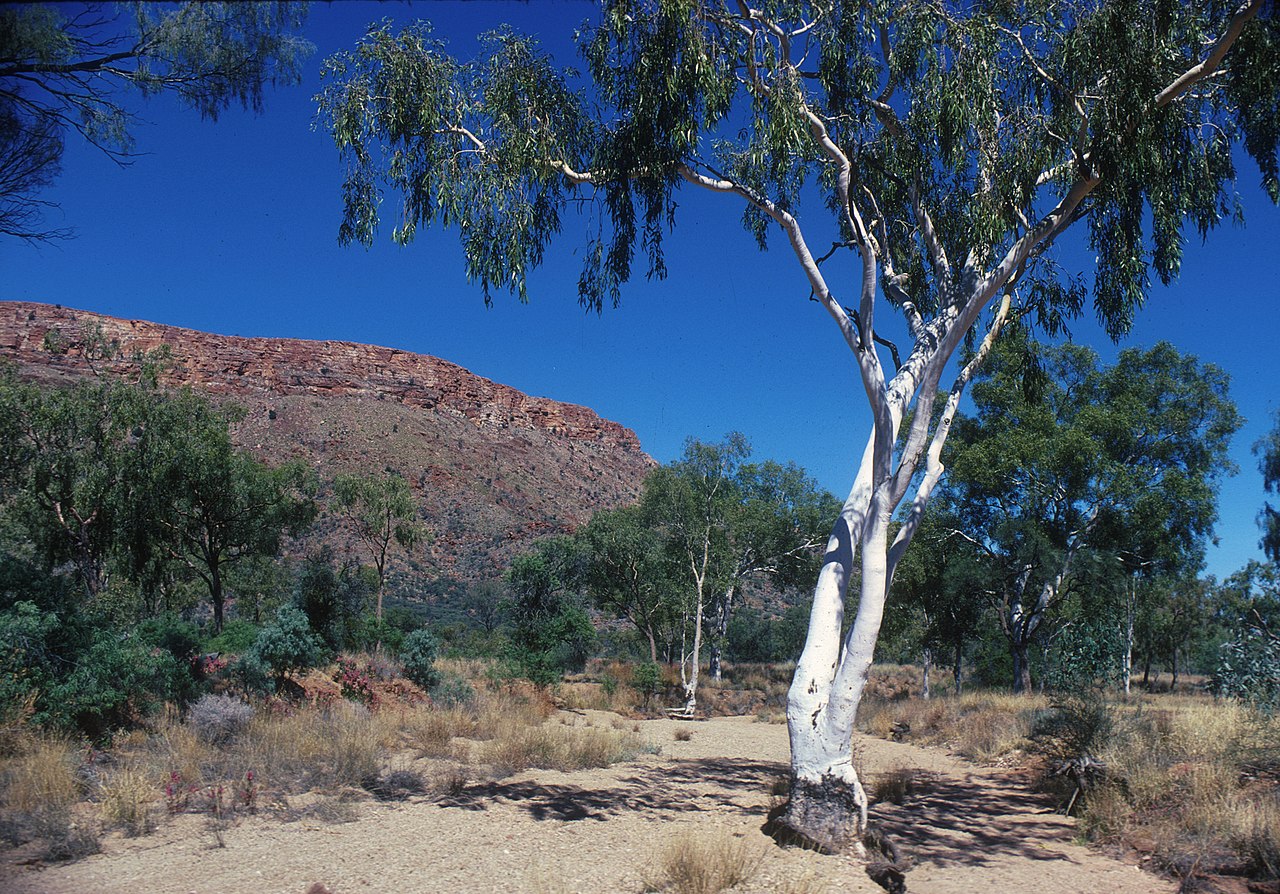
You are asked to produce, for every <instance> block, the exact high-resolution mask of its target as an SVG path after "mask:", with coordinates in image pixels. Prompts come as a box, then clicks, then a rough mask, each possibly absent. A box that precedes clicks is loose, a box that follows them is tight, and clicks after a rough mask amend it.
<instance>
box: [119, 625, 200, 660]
mask: <svg viewBox="0 0 1280 894" xmlns="http://www.w3.org/2000/svg"><path fill="white" fill-rule="evenodd" d="M135 633H136V635H137V637H138V639H139V640H141V641H142V642H144V643H146V644H147V645H149V646H155V647H156V648H160V649H164V650H165V651H166V652H168V653H169V654H170V655H172V656H173V657H174V658H176V659H177V660H178V661H189V660H190V659H191V658H192V657H193V656H194V655H195V654H196V652H197V651H199V649H200V636H199V634H198V633H197V632H196V626H195V625H194V624H192V623H190V622H189V621H183V620H181V619H179V618H175V617H174V616H173V615H162V616H160V617H158V618H148V619H147V620H145V621H143V622H142V623H141V624H139V625H138V626H137V628H136V629H135Z"/></svg>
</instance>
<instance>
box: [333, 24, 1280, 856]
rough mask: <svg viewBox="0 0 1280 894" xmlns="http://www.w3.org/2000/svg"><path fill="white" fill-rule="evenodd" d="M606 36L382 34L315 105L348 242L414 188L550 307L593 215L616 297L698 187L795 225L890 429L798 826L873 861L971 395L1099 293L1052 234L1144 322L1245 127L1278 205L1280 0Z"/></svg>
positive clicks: (746, 218)
mask: <svg viewBox="0 0 1280 894" xmlns="http://www.w3.org/2000/svg"><path fill="white" fill-rule="evenodd" d="M580 45H581V51H582V54H583V57H584V59H585V61H586V69H587V75H586V77H584V78H582V79H581V80H578V79H576V78H575V77H574V76H573V75H571V74H569V73H565V72H562V71H561V70H560V69H558V68H557V66H556V63H555V62H554V61H553V60H552V59H551V58H549V57H548V56H547V55H546V54H545V53H544V52H542V51H541V50H540V49H539V48H538V46H537V44H536V43H535V42H534V41H533V40H532V39H530V38H527V37H522V36H519V35H516V34H513V33H511V32H509V31H502V32H499V33H496V34H493V35H490V36H488V37H487V38H486V40H485V41H484V44H483V49H482V51H481V53H480V54H479V55H478V56H477V57H476V58H474V59H471V60H469V61H460V60H457V59H454V58H452V57H450V56H449V55H448V54H447V52H446V50H445V46H444V44H443V42H441V41H439V40H436V39H435V38H433V37H432V35H431V32H430V29H429V26H425V25H421V24H420V25H417V26H412V27H408V28H405V29H404V30H402V31H399V32H398V33H397V32H394V31H393V29H392V28H391V26H389V25H383V26H380V27H376V28H374V29H373V30H371V31H370V32H369V34H368V35H367V36H366V37H365V38H364V39H363V40H362V41H361V42H360V44H359V45H358V47H357V48H356V49H355V50H354V51H351V52H344V53H340V54H337V55H335V56H333V57H331V58H330V59H329V60H328V61H327V63H326V65H325V69H324V71H325V76H326V79H327V81H326V86H325V88H324V90H323V92H322V93H321V94H320V95H319V96H318V97H317V101H318V103H319V114H320V118H321V120H322V121H323V122H324V124H325V126H326V127H327V129H328V130H329V131H330V132H331V134H332V136H333V138H334V140H335V142H336V144H337V148H338V150H339V152H340V154H341V155H342V157H343V158H344V160H345V161H346V164H347V177H346V181H345V183H344V186H343V193H344V199H345V214H344V217H343V220H342V224H341V228H340V231H339V238H340V240H342V241H344V242H350V241H359V242H363V243H366V244H367V243H369V242H371V241H372V239H373V238H374V236H375V232H376V230H377V227H378V220H379V207H380V199H381V197H382V195H383V194H392V195H397V196H399V197H400V198H401V199H402V200H403V204H402V211H401V213H400V218H399V220H398V222H397V224H396V226H395V229H394V232H393V238H395V239H396V240H397V241H399V242H407V241H409V240H411V239H412V238H413V236H414V234H415V232H416V230H417V229H418V228H419V227H422V226H428V225H430V224H432V223H439V224H443V225H446V226H452V227H455V228H456V229H457V230H458V232H459V234H460V236H461V241H462V247H463V254H464V257H465V264H466V270H467V273H468V275H469V276H470V277H472V279H473V280H475V281H478V282H479V284H480V285H481V287H482V288H483V290H484V292H485V295H486V298H487V296H488V295H489V294H490V292H491V290H494V289H509V290H511V291H513V292H515V293H516V294H517V295H518V296H519V297H521V298H522V299H523V298H524V297H525V276H526V273H527V271H528V270H529V269H530V268H532V267H534V266H536V265H537V264H539V263H540V262H541V260H542V259H543V257H544V254H545V252H546V251H547V250H548V248H549V247H550V244H551V241H552V239H553V237H554V236H555V235H556V234H557V233H558V232H559V229H560V226H561V216H562V214H563V213H564V212H565V211H566V210H568V208H569V207H573V208H575V209H585V213H586V214H587V215H588V219H589V220H590V221H591V222H592V223H593V224H594V225H595V226H596V229H595V233H596V235H595V236H594V238H592V239H590V240H589V244H588V246H587V249H586V251H585V252H584V253H583V256H584V257H585V264H584V268H583V272H582V275H581V278H580V280H579V293H580V299H581V301H582V303H583V304H584V305H585V306H586V307H588V308H594V309H597V310H599V309H601V308H603V306H604V305H605V303H606V302H607V303H612V304H616V303H617V302H618V300H619V294H620V288H621V286H622V285H623V283H625V282H626V281H627V279H628V278H629V277H630V276H631V274H632V266H633V262H634V261H635V255H636V251H637V250H640V251H641V252H642V253H643V255H644V256H645V261H646V266H647V272H648V274H649V275H650V276H653V277H659V278H660V277H662V276H663V275H664V274H665V272H666V268H665V266H664V263H663V236H664V235H665V233H666V232H667V231H668V229H669V228H670V227H672V226H674V225H675V224H676V217H677V208H676V202H675V196H676V195H677V193H678V192H679V191H680V190H683V189H690V188H692V189H695V190H702V191H705V192H709V193H713V194H716V195H719V196H722V197H723V198H724V199H725V200H727V201H732V202H737V203H739V204H740V205H741V206H742V208H743V212H744V215H743V222H744V224H745V226H746V228H747V230H748V231H749V232H750V233H751V235H753V236H754V237H755V239H756V240H757V241H758V242H759V243H760V245H761V246H763V245H764V243H765V241H766V239H767V238H768V237H769V236H770V235H771V234H772V235H775V236H776V235H781V237H782V239H783V240H784V241H785V243H786V245H787V247H788V248H789V249H790V262H791V263H794V264H795V265H796V267H795V269H796V270H797V273H798V274H799V276H800V277H803V278H802V279H798V284H800V283H802V284H803V286H802V288H798V289H797V292H796V293H795V294H794V295H793V296H790V297H789V298H787V299H786V300H790V301H793V302H794V303H795V306H796V309H797V312H798V313H799V312H804V311H805V310H806V309H807V308H809V307H812V306H813V305H811V304H810V303H809V299H811V298H812V299H813V300H814V301H816V302H817V303H818V304H819V305H820V306H821V308H822V309H823V310H824V311H825V313H826V314H827V315H828V316H829V317H830V319H831V321H832V323H833V324H834V326H835V328H836V331H837V332H838V333H839V337H840V338H842V339H843V341H844V342H845V344H847V345H848V348H849V351H850V353H851V356H852V360H853V362H854V363H855V364H856V366H857V369H858V371H859V374H860V379H861V384H862V391H863V392H864V395H865V400H866V405H867V406H869V408H870V411H871V415H872V419H873V424H872V428H871V431H870V432H869V434H868V437H867V441H866V445H865V448H864V449H863V450H862V452H861V456H860V462H859V464H858V466H857V468H856V472H855V474H854V477H853V486H852V488H851V490H850V491H849V496H848V498H847V499H846V500H845V502H844V504H843V507H842V509H841V510H840V513H839V516H838V518H837V519H836V520H835V523H834V526H833V529H832V533H831V537H830V540H829V544H828V548H827V551H826V555H825V560H824V563H823V565H822V569H821V572H820V574H819V576H818V581H817V584H816V587H815V589H814V600H813V610H812V616H811V619H810V625H809V633H808V639H807V642H806V645H805V648H804V652H803V654H802V656H801V658H800V661H799V664H798V666H797V668H796V675H795V680H794V682H793V684H792V687H791V691H790V696H789V702H788V711H787V716H788V725H789V730H790V738H791V761H792V767H791V769H792V777H793V785H792V792H791V798H790V802H789V805H788V807H787V809H786V812H785V815H784V816H783V817H782V819H781V824H782V826H783V827H784V828H786V829H789V830H791V831H792V832H794V833H795V834H796V835H798V836H800V837H802V838H804V839H807V840H808V841H810V842H811V843H814V844H817V845H818V846H821V847H823V848H826V849H829V850H845V849H850V848H853V849H857V848H859V847H860V846H861V845H860V841H861V835H862V833H863V830H864V829H865V826H866V817H867V799H866V795H865V794H864V792H863V788H862V785H861V783H860V782H859V780H858V776H857V773H856V772H855V769H854V766H853V761H852V755H851V738H852V735H853V726H854V718H855V715H856V713H857V709H858V704H859V701H860V700H861V697H862V693H863V688H864V685H865V683H866V679H867V673H868V671H869V668H870V666H871V661H872V657H873V655H874V652H875V645H876V638H877V635H878V632H879V629H880V622H881V618H882V616H883V613H884V606H885V600H886V598H887V595H888V592H889V585H890V582H891V580H892V578H893V572H894V568H895V567H896V566H897V564H898V562H899V560H900V559H901V558H902V555H903V552H904V551H905V550H906V549H907V547H908V545H909V544H910V542H911V539H912V537H913V535H914V534H915V532H916V529H917V527H918V525H919V523H920V520H921V517H922V514H923V512H924V509H925V506H926V505H927V504H928V502H929V499H930V496H931V494H932V493H933V491H934V488H935V486H936V485H937V483H938V481H939V479H940V477H941V476H942V474H943V462H942V449H943V445H944V444H945V442H946V439H947V435H948V432H949V429H950V426H951V422H952V419H953V417H954V414H955V411H956V408H957V405H958V404H959V401H960V399H961V396H962V394H963V392H964V389H965V386H966V384H967V383H968V382H969V381H970V379H971V377H972V376H973V375H974V372H975V370H976V369H977V367H978V366H979V364H981V362H982V360H983V358H984V357H985V356H986V354H987V353H988V351H989V350H990V349H991V346H992V344H993V343H994V341H995V339H996V338H997V337H998V335H999V333H1000V329H1001V326H1002V325H1004V324H1005V323H1006V322H1007V321H1009V320H1011V319H1017V320H1019V321H1021V322H1022V323H1023V324H1024V325H1027V326H1031V327H1035V328H1039V329H1041V330H1044V331H1046V332H1047V333H1049V334H1053V333H1055V332H1056V331H1057V330H1058V329H1059V327H1060V326H1061V325H1062V324H1063V323H1064V322H1065V321H1067V320H1069V319H1071V318H1073V317H1074V316H1076V315H1078V314H1080V313H1081V312H1082V311H1083V309H1084V306H1085V304H1086V300H1087V297H1088V295H1087V292H1088V288H1087V285H1086V284H1085V283H1084V281H1083V279H1082V278H1081V277H1079V276H1072V275H1069V274H1067V273H1065V272H1064V271H1063V270H1062V269H1061V268H1060V267H1059V266H1058V265H1057V264H1056V263H1055V261H1054V252H1053V250H1052V248H1053V246H1054V243H1055V241H1056V240H1057V239H1058V237H1059V236H1060V235H1061V234H1062V233H1063V232H1064V231H1066V230H1067V229H1068V228H1070V227H1072V226H1073V225H1079V226H1082V227H1083V228H1085V229H1087V232H1088V240H1089V244H1090V246H1091V249H1092V250H1093V252H1095V253H1096V255H1097V262H1096V271H1095V272H1094V275H1093V282H1092V295H1093V298H1092V304H1093V308H1094V311H1095V312H1096V314H1097V315H1098V317H1099V318H1100V320H1101V321H1102V323H1103V324H1104V326H1105V328H1106V330H1107V331H1108V332H1109V333H1110V334H1111V335H1113V336H1118V335H1120V334H1122V333H1123V332H1124V331H1126V329H1127V328H1128V326H1129V324H1130V322H1131V320H1132V317H1133V313H1134V311H1135V309H1136V308H1137V307H1138V306H1139V305H1141V303H1142V301H1143V299H1144V297H1145V290H1146V286H1147V276H1148V272H1149V271H1150V270H1154V271H1155V272H1156V274H1157V275H1158V276H1159V277H1160V278H1161V279H1162V280H1164V281H1166V282H1167V281H1168V280H1169V279H1171V278H1172V277H1174V276H1175V275H1176V273H1177V270H1178V266H1179V261H1180V258H1181V250H1182V244H1183V237H1182V233H1183V230H1184V228H1185V227H1186V226H1187V225H1191V226H1193V227H1194V228H1195V229H1196V230H1197V231H1199V232H1200V233H1201V234H1202V235H1203V234H1206V233H1207V232H1208V231H1209V230H1210V229H1212V228H1213V227H1214V226H1215V225H1216V224H1217V223H1218V222H1219V221H1220V220H1222V219H1223V218H1224V217H1230V216H1232V215H1234V214H1235V213H1236V211H1237V202H1236V199H1235V192H1234V183H1235V179H1236V170H1235V167H1234V162H1233V150H1234V148H1235V146H1236V145H1237V144H1241V143H1242V144H1243V146H1244V148H1245V149H1246V150H1247V151H1248V153H1249V154H1250V155H1251V156H1252V157H1253V158H1254V160H1255V161H1256V162H1257V164H1258V165H1259V167H1260V169H1261V171H1262V175H1263V181H1264V184H1265V186H1266V188H1267V190H1268V191H1269V193H1270V195H1271V197H1272V199H1273V201H1275V200H1280V179H1278V177H1277V170H1278V168H1277V155H1276V146H1277V130H1278V129H1280V23H1278V21H1277V17H1276V7H1275V4H1274V3H1271V2H1268V0H1247V2H1240V0H1237V2H1221V0H1201V2H1176V0H987V2H976V3H965V4H952V3H946V2H940V0H861V2H854V0H849V2H842V0H756V2H755V3H748V2H735V0H602V2H601V3H600V4H599V8H598V17H597V19H596V24H595V25H593V26H589V27H587V28H586V29H584V31H583V33H582V35H581V38H580ZM691 207H694V208H696V203H693V204H691ZM685 210H686V209H685V208H681V209H680V211H681V212H682V213H683V212H684V211H685ZM802 212H803V213H802ZM1148 236H1149V241H1148ZM890 313H894V314H896V315H898V316H900V317H901V320H902V322H901V323H899V324H897V325H899V326H903V325H905V330H906V332H907V342H906V343H905V349H904V350H902V351H901V352H899V350H898V348H897V347H896V346H894V345H893V344H892V343H891V342H890V340H889V339H888V338H886V337H885V334H886V333H891V332H893V331H894V330H893V329H891V328H889V326H888V324H884V322H883V321H884V320H885V319H886V316H887V315H889V314H890ZM882 349H884V350H882ZM886 353H887V354H888V355H889V357H888V358H886V356H885V355H886ZM887 359H888V360H889V361H891V363H892V366H890V365H887V363H886V360H887ZM953 360H955V361H958V362H957V363H953ZM949 371H950V372H949ZM944 376H947V378H946V380H945V381H944ZM850 401H851V402H850V409H849V412H854V411H855V403H857V402H860V401H858V400H856V399H855V398H854V397H853V396H850ZM920 408H923V411H917V412H912V411H913V410H919V409H920ZM904 420H909V424H908V425H906V426H905V428H904ZM900 429H902V430H900ZM815 436H817V437H821V436H822V432H821V431H815ZM900 508H901V512H900V511H899V510H900ZM895 513H896V514H897V515H898V521H899V522H900V525H899V526H897V527H896V528H891V525H890V522H891V519H894V517H895ZM857 571H860V572H861V573H860V574H857V573H855V572H857ZM855 579H856V580H858V581H859V584H858V588H857V589H858V591H857V593H856V594H852V595H856V597H857V616H856V619H855V620H854V622H853V624H852V626H851V627H850V628H849V631H848V634H847V635H846V636H844V637H842V636H841V630H842V625H843V620H844V613H845V610H846V598H847V597H849V596H850V595H851V594H850V593H849V590H850V582H851V581H852V580H855Z"/></svg>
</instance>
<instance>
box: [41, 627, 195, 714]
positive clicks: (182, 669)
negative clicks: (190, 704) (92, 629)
mask: <svg viewBox="0 0 1280 894" xmlns="http://www.w3.org/2000/svg"><path fill="white" fill-rule="evenodd" d="M193 688H194V683H193V680H192V677H191V673H190V670H189V667H188V666H187V665H185V664H180V663H179V662H178V661H177V660H176V659H175V658H174V657H173V656H172V655H171V654H169V653H168V652H165V651H162V650H160V649H156V648H153V647H151V646H149V645H147V644H145V643H142V642H139V641H137V640H133V639H125V638H124V637H123V636H122V635H121V634H119V633H117V632H115V631H111V630H103V631H99V632H98V633H97V634H96V635H95V636H94V637H93V639H92V641H91V643H90V645H89V647H88V648H87V649H86V650H85V651H84V652H83V653H81V654H80V655H79V656H77V664H76V666H75V668H74V670H72V671H71V673H70V674H69V675H67V676H66V677H65V678H64V679H63V680H61V681H60V682H58V683H57V684H55V685H54V686H53V688H52V690H51V691H50V693H49V698H48V701H47V708H46V710H47V712H48V714H49V716H50V718H51V719H53V720H54V721H55V722H56V723H58V724H60V725H62V726H64V727H67V728H71V729H77V730H80V731H82V732H84V733H86V734H88V735H89V736H90V737H91V738H95V739H97V738H101V737H103V736H105V735H106V734H108V733H110V732H111V731H113V730H116V729H122V728H127V727H130V726H133V725H134V724H136V723H137V722H138V721H140V720H142V719H143V718H145V717H147V716H149V715H151V714H153V713H155V711H157V710H158V709H159V708H160V706H161V705H163V704H164V703H165V702H166V701H171V702H175V703H181V702H183V701H185V699H186V698H188V697H189V696H190V695H191V694H192V692H193Z"/></svg>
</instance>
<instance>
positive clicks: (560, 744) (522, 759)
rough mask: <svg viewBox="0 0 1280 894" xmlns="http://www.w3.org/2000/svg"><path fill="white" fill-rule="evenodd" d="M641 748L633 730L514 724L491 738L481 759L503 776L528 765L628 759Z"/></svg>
mask: <svg viewBox="0 0 1280 894" xmlns="http://www.w3.org/2000/svg"><path fill="white" fill-rule="evenodd" d="M642 750H644V743H643V741H641V739H640V738H639V737H638V736H636V735H635V734H634V733H630V732H620V731H618V730H613V729H601V728H598V727H571V726H554V725H548V726H537V727H516V728H514V729H512V730H510V731H509V732H508V733H505V734H504V735H502V736H500V737H498V738H495V739H493V740H492V741H491V742H489V743H488V746H487V747H486V748H485V749H484V751H483V757H482V760H483V762H484V763H486V764H489V765H490V766H492V767H493V768H494V769H495V771H497V772H499V773H502V774H504V775H507V774H511V773H518V772H520V771H521V770H527V769H530V768H538V769H546V770H563V771H570V770H585V769H591V768H595V767H608V766H611V765H613V764H616V763H619V762H621V761H626V760H632V759H633V758H635V757H636V755H638V754H640V753H641V751H642Z"/></svg>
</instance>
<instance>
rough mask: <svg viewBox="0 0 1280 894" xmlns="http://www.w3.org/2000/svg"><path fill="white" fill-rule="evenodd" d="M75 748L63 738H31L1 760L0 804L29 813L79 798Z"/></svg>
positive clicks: (73, 801)
mask: <svg viewBox="0 0 1280 894" xmlns="http://www.w3.org/2000/svg"><path fill="white" fill-rule="evenodd" d="M79 764H80V755H79V752H78V750H77V749H75V748H74V747H72V745H71V743H70V742H68V741H67V740H65V739H61V738H56V737H46V738H33V739H30V740H29V741H28V742H27V743H26V749H25V750H24V751H22V752H20V753H18V754H15V755H13V756H12V757H9V758H7V759H5V760H4V761H3V763H0V806H2V807H3V808H4V810H6V811H17V812H21V813H30V812H32V811H36V810H40V809H48V808H65V807H69V806H70V805H71V804H73V803H75V801H76V800H77V799H78V798H79V786H78V784H77V781H76V767H78V766H79Z"/></svg>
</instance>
